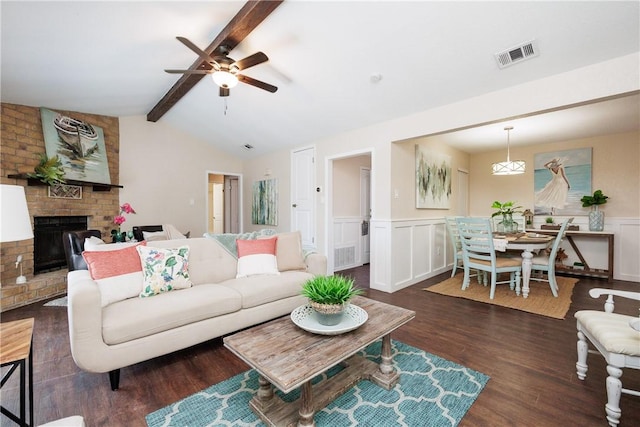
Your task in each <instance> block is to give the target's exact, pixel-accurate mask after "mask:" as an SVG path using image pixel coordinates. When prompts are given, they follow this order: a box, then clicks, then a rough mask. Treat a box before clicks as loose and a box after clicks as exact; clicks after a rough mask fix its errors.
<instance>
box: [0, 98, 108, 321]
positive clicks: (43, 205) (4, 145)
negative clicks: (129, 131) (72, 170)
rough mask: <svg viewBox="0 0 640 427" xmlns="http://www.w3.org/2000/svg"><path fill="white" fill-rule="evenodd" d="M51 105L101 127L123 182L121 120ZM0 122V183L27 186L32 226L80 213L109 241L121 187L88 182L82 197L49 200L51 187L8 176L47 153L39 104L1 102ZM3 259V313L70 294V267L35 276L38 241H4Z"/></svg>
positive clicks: (0, 255) (24, 170) (0, 253)
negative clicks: (23, 279)
mask: <svg viewBox="0 0 640 427" xmlns="http://www.w3.org/2000/svg"><path fill="white" fill-rule="evenodd" d="M53 109H54V110H56V111H60V112H63V113H67V114H69V115H70V116H72V117H76V118H78V119H81V120H85V121H87V122H89V123H91V124H93V125H96V126H99V127H101V128H102V129H103V131H104V138H105V146H106V149H107V159H108V161H109V173H110V175H111V182H112V183H113V184H120V182H119V180H118V177H119V170H120V169H119V147H120V142H119V121H118V118H117V117H108V116H98V115H93V114H84V113H78V112H69V111H63V110H57V109H55V108H53ZM0 121H1V133H0V157H1V163H0V166H1V167H0V182H2V184H11V185H22V186H24V187H25V193H26V196H27V205H28V207H29V214H30V215H31V224H32V225H33V223H34V217H58V216H82V217H86V219H87V228H88V229H97V230H100V232H101V233H102V237H103V238H104V239H107V238H108V236H109V233H110V231H111V229H113V222H112V221H113V216H114V215H117V214H118V211H119V207H118V206H119V189H118V188H112V189H111V190H110V191H94V189H93V187H92V186H90V185H87V186H83V188H82V198H81V199H60V198H50V197H49V196H48V191H47V186H44V185H28V183H27V181H26V180H24V179H15V178H8V175H12V174H21V173H29V172H32V171H33V169H34V168H35V166H36V165H37V164H38V162H39V155H40V154H41V153H44V152H45V145H44V137H43V134H42V124H41V121H40V111H39V108H38V107H28V106H23V105H15V104H6V103H2V104H0ZM18 255H22V257H23V260H24V261H23V274H24V275H25V276H26V277H27V283H25V284H21V285H17V284H16V278H17V277H18V276H19V275H20V270H19V269H16V267H15V263H16V258H17V256H18ZM0 258H1V261H0V268H1V270H0V294H1V298H0V303H1V304H0V312H1V311H6V310H9V309H12V308H17V307H21V306H24V305H27V304H31V303H33V302H37V301H41V300H45V299H48V298H51V297H53V296H57V295H64V294H66V290H67V283H66V275H67V269H66V268H63V269H61V270H56V271H50V272H45V273H41V274H35V275H34V239H30V240H25V241H21V242H10V243H2V246H1V247H0Z"/></svg>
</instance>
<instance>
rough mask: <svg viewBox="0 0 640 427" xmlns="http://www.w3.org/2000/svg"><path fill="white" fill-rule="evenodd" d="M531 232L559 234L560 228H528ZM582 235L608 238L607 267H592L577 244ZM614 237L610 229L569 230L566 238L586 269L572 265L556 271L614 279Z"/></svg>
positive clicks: (608, 279)
mask: <svg viewBox="0 0 640 427" xmlns="http://www.w3.org/2000/svg"><path fill="white" fill-rule="evenodd" d="M526 231H529V232H535V233H539V234H548V235H550V236H555V235H557V234H558V230H538V229H531V230H526ZM580 237H590V238H598V239H606V240H607V244H608V258H607V269H606V270H603V269H600V268H591V267H589V264H588V263H587V261H586V260H585V259H584V256H582V253H581V252H580V249H579V248H578V246H577V245H576V242H575V240H574V239H578V240H579V239H580ZM613 237H614V233H613V232H610V231H567V232H566V233H565V238H566V239H567V241H568V242H569V244H570V245H571V247H572V248H573V250H574V251H575V253H576V255H577V256H578V258H579V259H580V262H581V263H582V264H583V265H584V270H579V269H577V268H572V267H571V266H565V267H563V268H560V267H556V273H567V274H571V275H575V276H588V277H600V278H604V279H607V281H609V282H612V281H613V252H614V251H613Z"/></svg>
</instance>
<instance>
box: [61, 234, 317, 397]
mask: <svg viewBox="0 0 640 427" xmlns="http://www.w3.org/2000/svg"><path fill="white" fill-rule="evenodd" d="M277 236H279V239H278V247H277V253H276V255H277V260H278V266H279V270H280V273H279V274H277V275H267V274H261V275H252V276H248V277H243V278H236V269H237V262H238V260H237V259H236V257H234V256H233V255H231V253H230V252H229V251H228V250H227V249H225V248H224V247H223V246H222V245H221V244H220V243H219V242H218V241H216V240H214V239H211V238H206V237H202V238H193V239H180V240H165V241H152V242H147V246H149V247H158V248H178V247H180V246H183V245H187V246H189V251H190V252H189V261H188V271H189V276H190V279H191V281H192V283H193V286H192V287H190V288H187V289H179V290H173V291H170V292H166V293H162V294H159V295H155V296H153V297H147V298H140V297H134V298H127V299H124V300H122V301H117V302H114V303H111V304H108V305H106V306H103V305H104V302H103V301H102V300H101V292H100V286H98V283H97V282H96V281H94V280H93V279H92V278H91V275H90V273H89V271H88V270H76V271H70V272H69V274H68V291H67V292H68V316H69V337H70V344H71V353H72V356H73V359H74V361H75V363H76V364H77V365H78V367H80V368H81V369H83V370H85V371H88V372H96V373H105V372H108V373H109V379H110V382H111V388H112V389H113V390H116V389H117V388H118V387H119V377H120V368H123V367H126V366H129V365H132V364H135V363H138V362H142V361H145V360H148V359H151V358H154V357H157V356H161V355H164V354H168V353H171V352H174V351H176V350H180V349H183V348H186V347H190V346H192V345H195V344H198V343H201V342H204V341H207V340H210V339H213V338H216V337H220V336H223V335H226V334H229V333H231V332H234V331H237V330H240V329H243V328H246V327H249V326H252V325H256V324H258V323H261V322H265V321H268V320H271V319H274V318H277V317H280V316H283V315H286V314H289V313H290V312H291V311H292V310H293V309H295V308H296V307H298V306H300V305H301V304H304V303H305V302H306V300H305V298H304V297H302V296H301V295H300V290H301V286H302V284H303V283H304V282H305V281H306V280H308V279H309V278H311V277H313V276H314V275H322V274H326V269H327V261H326V257H325V256H324V255H320V254H316V253H312V254H308V255H306V256H304V255H303V254H302V251H301V248H299V243H292V242H295V241H296V239H295V238H292V237H294V236H295V237H297V241H298V242H299V234H297V233H282V234H280V235H277ZM285 237H286V238H285ZM292 244H293V245H298V246H296V247H284V245H288V246H291V245H292ZM298 253H300V258H299V259H300V262H301V263H302V265H300V262H296V261H295V260H292V259H291V256H292V254H294V256H297V254H298ZM283 257H287V258H288V259H285V258H283ZM296 264H297V265H296ZM281 266H282V267H281Z"/></svg>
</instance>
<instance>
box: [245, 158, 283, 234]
mask: <svg viewBox="0 0 640 427" xmlns="http://www.w3.org/2000/svg"><path fill="white" fill-rule="evenodd" d="M290 162H291V152H290V151H288V150H283V151H280V152H278V153H272V154H269V155H266V156H262V157H260V158H259V159H253V160H249V161H245V162H244V171H245V174H244V179H243V182H242V192H243V194H244V196H243V198H242V199H243V200H242V211H243V212H244V217H243V222H244V231H245V232H248V231H256V230H261V229H263V228H272V229H274V230H276V231H278V232H282V231H290V227H291V165H290ZM264 179H277V180H278V225H277V226H266V225H259V224H252V223H251V203H252V199H251V194H252V192H253V183H254V182H257V181H261V180H264Z"/></svg>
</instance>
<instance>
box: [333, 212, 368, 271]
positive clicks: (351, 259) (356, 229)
mask: <svg viewBox="0 0 640 427" xmlns="http://www.w3.org/2000/svg"><path fill="white" fill-rule="evenodd" d="M361 223H362V219H361V218H360V217H335V218H334V219H333V270H334V271H340V270H345V269H347V268H353V267H358V266H361V265H362V247H361V246H362V245H361V241H362V239H361V238H360V225H361Z"/></svg>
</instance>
